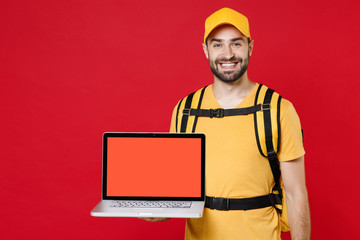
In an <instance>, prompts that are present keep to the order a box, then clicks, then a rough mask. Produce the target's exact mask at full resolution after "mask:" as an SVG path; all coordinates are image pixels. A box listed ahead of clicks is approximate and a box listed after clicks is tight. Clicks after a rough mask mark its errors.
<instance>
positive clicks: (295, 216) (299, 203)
mask: <svg viewBox="0 0 360 240" xmlns="http://www.w3.org/2000/svg"><path fill="white" fill-rule="evenodd" d="M286 204H287V208H288V219H289V224H290V234H291V240H309V239H310V233H311V221H310V209H309V201H308V195H307V191H306V189H304V190H302V191H301V193H298V194H294V195H290V196H286Z"/></svg>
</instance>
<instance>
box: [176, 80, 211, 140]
mask: <svg viewBox="0 0 360 240" xmlns="http://www.w3.org/2000/svg"><path fill="white" fill-rule="evenodd" d="M206 87H207V86H206ZM206 87H203V88H202V89H200V90H198V91H196V92H193V93H191V94H189V95H188V96H187V97H185V98H184V99H182V100H181V101H180V102H179V104H178V108H177V112H176V132H183V133H185V132H188V133H194V132H195V128H196V124H197V120H198V117H199V116H194V115H190V114H189V113H188V111H187V110H186V109H200V107H201V102H202V99H203V96H204V92H205V89H206ZM179 126H180V128H179Z"/></svg>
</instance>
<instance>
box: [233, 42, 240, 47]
mask: <svg viewBox="0 0 360 240" xmlns="http://www.w3.org/2000/svg"><path fill="white" fill-rule="evenodd" d="M233 45H234V47H240V46H241V43H238V42H237V43H234V44H233Z"/></svg>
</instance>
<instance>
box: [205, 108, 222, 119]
mask: <svg viewBox="0 0 360 240" xmlns="http://www.w3.org/2000/svg"><path fill="white" fill-rule="evenodd" d="M209 117H210V118H213V117H217V118H222V117H224V109H223V108H217V109H210V116H209Z"/></svg>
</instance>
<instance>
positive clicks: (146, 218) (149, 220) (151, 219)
mask: <svg viewBox="0 0 360 240" xmlns="http://www.w3.org/2000/svg"><path fill="white" fill-rule="evenodd" d="M140 219H143V220H146V221H148V222H166V221H167V220H169V219H170V218H160V217H158V218H152V217H145V218H140Z"/></svg>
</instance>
